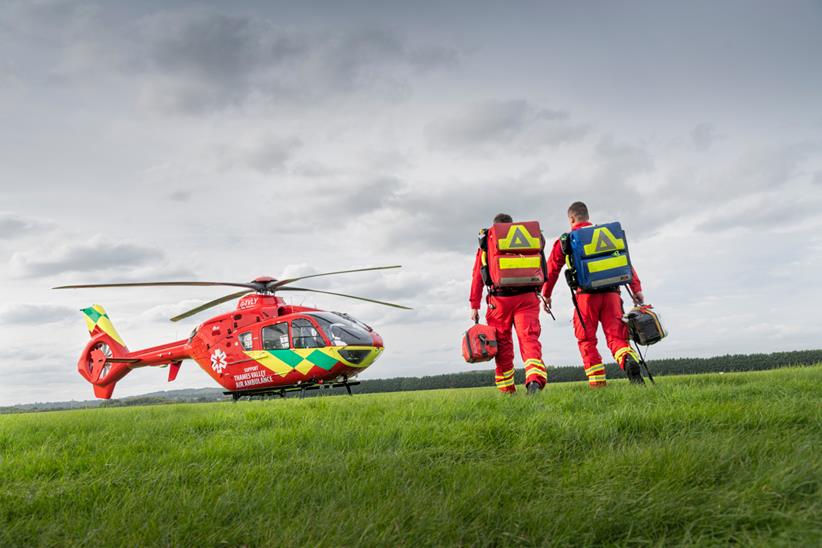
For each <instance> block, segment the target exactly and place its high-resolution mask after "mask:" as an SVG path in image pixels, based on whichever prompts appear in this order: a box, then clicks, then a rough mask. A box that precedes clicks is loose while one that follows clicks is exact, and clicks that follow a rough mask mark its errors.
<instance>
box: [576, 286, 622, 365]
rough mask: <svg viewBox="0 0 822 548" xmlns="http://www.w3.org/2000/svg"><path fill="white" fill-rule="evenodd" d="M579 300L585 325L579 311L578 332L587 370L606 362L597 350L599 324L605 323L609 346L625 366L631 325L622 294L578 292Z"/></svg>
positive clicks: (580, 350)
mask: <svg viewBox="0 0 822 548" xmlns="http://www.w3.org/2000/svg"><path fill="white" fill-rule="evenodd" d="M577 304H578V305H579V312H580V314H581V315H582V319H583V322H584V324H585V327H583V326H582V323H580V321H579V317H578V315H577V314H576V313H575V314H574V334H575V335H576V337H577V342H578V344H579V353H580V354H581V355H582V363H583V365H584V366H585V369H586V371H587V370H588V368H589V367H592V366H594V365H599V364H601V363H602V356H601V355H600V353H599V351H598V350H597V328H598V327H599V325H602V331H603V332H604V333H605V341H606V342H607V343H608V349H609V350H610V351H611V353H612V354H613V355H614V357H615V358H616V360H617V363H619V365H620V367H621V366H622V362H623V361H624V358H625V356H626V355H628V354H627V352H628V351H631V347H630V346H629V345H628V327H627V326H626V325H625V322H623V321H622V297H620V295H619V293H577ZM626 348H627V350H626ZM631 352H632V351H631ZM618 353H619V356H618V357H617V354H618ZM632 355H635V354H633V353H632Z"/></svg>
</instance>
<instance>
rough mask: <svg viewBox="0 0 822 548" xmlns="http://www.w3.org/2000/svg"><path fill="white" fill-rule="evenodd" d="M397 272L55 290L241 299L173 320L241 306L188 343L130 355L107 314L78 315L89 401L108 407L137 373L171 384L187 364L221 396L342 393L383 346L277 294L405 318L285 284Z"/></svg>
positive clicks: (336, 315) (342, 320) (330, 315)
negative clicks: (309, 295)
mask: <svg viewBox="0 0 822 548" xmlns="http://www.w3.org/2000/svg"><path fill="white" fill-rule="evenodd" d="M391 268H400V266H381V267H375V268H359V269H355V270H342V271H338V272H326V273H322V274H312V275H309V276H300V277H297V278H288V279H284V280H277V279H275V278H270V277H260V278H257V279H255V280H253V281H251V282H248V283H234V282H138V283H113V284H85V285H64V286H60V287H55V288H54V289H79V288H98V287H156V286H231V287H242V288H243V289H242V291H238V292H236V293H232V294H230V295H226V296H224V297H220V298H219V299H214V300H213V301H210V302H207V303H205V304H203V305H200V306H198V307H196V308H193V309H191V310H189V311H187V312H184V313H182V314H180V315H178V316H175V317H173V318H171V321H173V322H176V321H179V320H182V319H184V318H188V317H189V316H193V315H194V314H198V313H199V312H202V311H204V310H208V309H209V308H212V307H214V306H217V305H219V304H222V303H225V302H228V301H232V300H234V299H238V298H239V299H240V300H239V302H238V303H237V309H236V310H235V311H233V312H229V313H227V314H221V315H219V316H215V317H213V318H211V319H210V320H207V321H205V322H203V323H201V324H200V325H199V326H197V327H196V328H195V329H194V331H192V332H191V335H190V336H189V337H188V339H184V340H180V341H175V342H171V343H168V344H163V345H160V346H153V347H151V348H145V349H143V350H136V351H134V352H131V351H129V349H128V348H127V347H126V344H125V342H123V339H122V338H121V337H120V335H119V334H118V333H117V330H116V329H114V325H113V324H112V323H111V320H110V319H109V317H108V314H107V313H106V311H105V309H104V308H103V307H102V306H100V305H97V304H95V305H93V306H91V307H89V308H85V309H83V310H82V312H83V314H85V319H86V324H87V326H88V330H89V334H90V335H91V340H90V341H89V342H88V344H86V347H85V349H84V350H83V353H82V354H81V355H80V360H79V361H78V362H77V370H78V371H79V372H80V375H82V376H83V378H85V379H86V380H87V381H88V382H90V383H91V384H92V385H93V386H94V395H95V396H96V397H98V398H104V399H109V398H111V395H112V393H113V392H114V386H115V385H116V384H117V381H119V380H120V379H122V378H123V377H125V376H126V375H127V374H128V373H129V371H131V370H132V369H134V368H136V367H147V366H154V367H158V366H166V365H168V366H169V371H168V380H169V382H171V381H173V380H174V379H175V378H176V377H177V373H178V371H179V370H180V364H181V363H182V361H183V360H185V359H193V360H194V361H196V362H197V363H198V364H199V366H200V367H201V368H202V369H203V371H205V372H206V373H208V374H209V375H210V376H211V377H212V378H213V379H214V380H215V381H217V382H218V383H219V384H220V385H221V386H223V387H224V388H225V389H226V392H224V393H225V394H226V395H231V396H233V398H234V400H238V399H239V398H240V397H242V396H256V395H279V396H281V397H285V394H286V392H290V391H295V390H299V391H300V393H301V396H302V395H304V394H305V391H306V390H312V389H319V388H324V387H339V386H344V387H345V388H346V390H347V391H348V393H349V394H351V386H352V385H356V384H359V382H352V378H354V377H355V376H356V375H357V374H358V373H360V372H361V371H363V370H365V369H366V368H367V367H368V366H370V365H371V364H372V363H374V361H375V360H376V359H377V358H378V357H379V355H380V354H381V353H382V351H383V340H382V337H380V336H379V335H378V334H377V333H376V332H375V331H374V330H373V329H371V327H369V326H367V325H366V324H364V323H362V322H360V321H358V320H356V319H354V318H352V317H351V316H349V315H348V314H345V313H342V312H327V311H324V310H318V309H316V308H308V307H304V306H294V305H289V304H287V303H286V302H285V301H284V300H283V299H281V298H279V297H278V296H277V295H276V293H278V292H280V291H300V292H308V291H310V292H314V293H323V294H326V295H336V296H338V297H347V298H350V299H357V300H361V301H367V302H370V303H377V304H381V305H385V306H391V307H394V308H402V309H404V310H411V309H410V308H408V307H406V306H401V305H398V304H392V303H387V302H383V301H377V300H374V299H367V298H365V297H356V296H354V295H345V294H342V293H334V292H331V291H321V290H317V289H307V288H301V287H292V286H290V285H289V284H291V283H293V282H296V281H299V280H305V279H308V278H317V277H320V276H333V275H337V274H348V273H351V272H365V271H370V270H387V269H391Z"/></svg>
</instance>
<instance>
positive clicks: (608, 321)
mask: <svg viewBox="0 0 822 548" xmlns="http://www.w3.org/2000/svg"><path fill="white" fill-rule="evenodd" d="M588 219H589V217H588V207H587V206H586V205H585V204H584V203H582V202H574V203H573V204H571V207H569V208H568V221H569V223H570V224H571V230H577V229H579V228H583V227H586V226H591V223H590V222H589V220H588ZM563 266H565V254H564V253H563V252H562V246H561V244H560V241H559V240H557V241H556V242H555V243H554V248H553V249H552V250H551V255H550V257H548V277H547V279H546V280H545V285H543V290H542V295H543V298H544V301H545V303H546V304H547V306H548V307H549V308H550V306H551V293H552V292H553V290H554V286H555V285H556V283H557V279H558V278H559V273H560V271H561V270H562V267H563ZM629 287H630V288H631V293H632V294H633V300H634V304H638V305H639V304H642V303H643V302H644V300H645V297H644V296H643V294H642V284H641V283H640V281H639V277H638V276H637V274H636V270H634V271H633V281H632V282H631V283H630V285H629ZM576 298H577V305H578V307H579V312H575V313H574V334H575V335H576V337H577V343H578V344H579V352H580V354H582V364H583V367H584V368H585V375H586V376H587V377H588V384H589V386H590V387H591V388H601V387H604V386H605V384H606V382H605V365H604V364H603V363H602V356H600V354H599V351H598V350H597V326H598V325H599V324H602V331H603V332H604V333H605V341H606V342H607V343H608V348H609V349H610V350H611V353H612V354H613V355H614V359H615V360H616V362H617V363H618V364H619V366H620V367H621V368H622V370H623V371H625V374H626V375H627V376H628V379H629V380H630V381H631V382H632V383H634V384H644V381H643V380H642V372H641V371H640V369H639V356H637V353H636V352H635V351H634V350H633V348H631V346H630V345H629V344H628V327H627V326H626V325H625V322H623V321H622V315H623V310H622V296H621V294H620V290H619V287H616V288H614V289H612V290H608V291H605V292H591V293H588V292H585V291H582V290H579V289H578V290H577V293H576ZM580 315H581V316H582V322H580V318H579V316H580Z"/></svg>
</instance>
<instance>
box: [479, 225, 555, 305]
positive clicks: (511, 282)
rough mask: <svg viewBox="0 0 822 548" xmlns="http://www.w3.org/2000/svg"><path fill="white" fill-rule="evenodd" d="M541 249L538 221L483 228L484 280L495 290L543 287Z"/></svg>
mask: <svg viewBox="0 0 822 548" xmlns="http://www.w3.org/2000/svg"><path fill="white" fill-rule="evenodd" d="M544 248H545V239H544V238H543V237H542V231H541V230H540V228H539V223H538V222H537V221H527V222H524V223H496V224H494V226H492V227H491V228H489V229H488V230H483V231H482V232H480V249H481V250H482V278H483V283H485V285H487V286H490V287H493V288H494V289H505V288H529V287H533V288H539V287H542V284H543V283H545V278H546V277H547V266H546V262H545V253H544Z"/></svg>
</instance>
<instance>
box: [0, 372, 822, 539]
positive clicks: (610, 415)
mask: <svg viewBox="0 0 822 548" xmlns="http://www.w3.org/2000/svg"><path fill="white" fill-rule="evenodd" d="M820 482H822V365H820V366H815V367H808V368H801V369H800V368H797V369H782V370H777V371H769V372H761V373H740V374H725V375H698V376H690V377H667V378H664V379H660V385H658V386H657V387H654V388H644V389H641V388H640V389H637V388H635V387H631V386H629V385H627V384H626V383H625V382H624V381H617V382H613V383H612V384H611V385H610V386H609V388H608V389H606V390H599V391H589V390H588V389H587V388H586V386H584V385H582V384H578V383H573V384H571V383H569V384H563V385H552V386H550V387H549V389H548V390H547V391H546V392H544V393H543V394H541V397H539V398H527V397H525V396H524V395H522V394H521V393H520V394H518V395H517V396H516V397H513V398H505V397H503V396H501V395H498V394H496V393H495V391H494V390H493V389H492V388H488V389H463V390H441V391H431V392H416V393H394V394H378V395H365V396H357V397H354V398H348V397H326V398H312V399H306V400H297V399H288V400H284V401H279V400H273V401H263V402H260V401H257V402H240V403H237V404H231V403H218V404H199V405H192V404H188V405H162V406H153V407H135V408H120V409H93V410H81V411H65V412H56V413H37V414H24V415H6V416H0V545H3V546H7V545H11V546H16V545H20V546H28V545H54V546H59V545H79V544H84V545H89V546H99V545H128V546H138V545H139V546H142V545H185V546H203V545H207V546H211V545H221V544H228V545H243V544H245V545H252V546H256V545H295V544H310V545H326V546H333V545H355V544H362V545H392V546H393V545H405V546H410V545H418V544H423V545H443V544H445V545H456V544H468V545H549V544H560V545H567V544H619V545H627V544H632V545H659V546H662V545H671V544H699V545H705V544H709V545H717V544H727V543H742V544H746V545H791V546H797V545H799V546H819V545H820V544H821V543H822V522H821V520H822V517H821V516H822V504H821V503H822V494H821V492H820Z"/></svg>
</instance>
